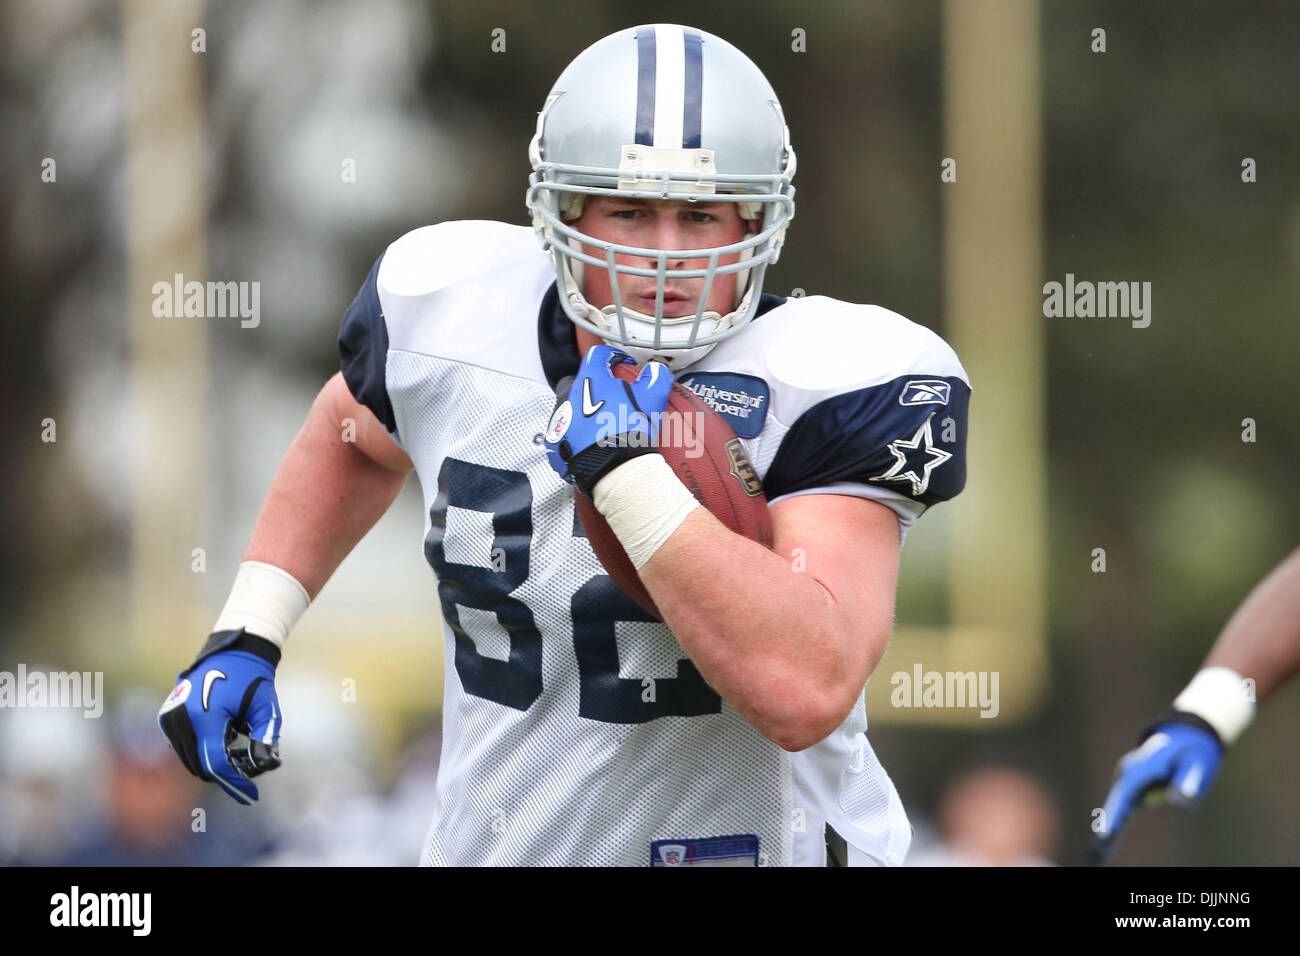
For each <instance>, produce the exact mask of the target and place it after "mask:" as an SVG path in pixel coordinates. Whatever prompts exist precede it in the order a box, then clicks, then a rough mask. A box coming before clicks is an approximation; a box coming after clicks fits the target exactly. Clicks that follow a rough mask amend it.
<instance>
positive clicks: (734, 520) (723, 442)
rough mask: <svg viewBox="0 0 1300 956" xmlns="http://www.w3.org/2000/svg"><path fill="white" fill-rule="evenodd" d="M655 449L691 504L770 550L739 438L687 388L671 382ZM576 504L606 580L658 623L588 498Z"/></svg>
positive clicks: (633, 369)
mask: <svg viewBox="0 0 1300 956" xmlns="http://www.w3.org/2000/svg"><path fill="white" fill-rule="evenodd" d="M640 370H641V368H640V366H637V365H633V364H632V363H630V362H626V363H623V364H621V365H616V366H614V374H615V375H617V376H618V377H619V378H621V379H625V380H628V381H630V380H632V379H634V378H636V376H637V374H638V373H639V372H640ZM657 447H658V450H659V453H660V454H661V455H663V457H664V460H665V461H667V462H668V464H669V466H670V467H671V468H672V470H673V471H674V472H675V473H676V474H677V477H678V478H680V479H681V480H682V483H683V484H684V485H686V487H687V488H689V489H690V491H691V493H692V494H693V495H695V497H696V500H698V501H699V502H700V504H702V505H704V507H706V508H708V509H709V511H711V512H713V515H714V516H715V517H716V518H717V519H718V520H719V521H721V522H722V523H723V524H724V525H726V526H727V527H728V528H729V529H731V530H732V531H734V532H736V533H737V534H743V535H744V536H745V537H747V538H749V539H750V540H751V541H757V542H758V543H759V544H761V545H763V546H764V547H766V548H770V547H771V546H772V522H771V519H770V518H769V517H768V512H767V496H766V495H764V494H763V486H762V484H761V483H760V482H759V480H758V473H757V472H756V471H755V470H754V466H753V464H752V463H751V462H750V460H749V456H748V455H746V454H745V449H744V446H743V445H741V443H740V439H739V438H737V437H736V433H735V432H734V431H732V430H731V426H730V425H728V424H727V421H726V419H725V418H723V417H722V416H721V415H720V414H718V413H717V412H715V411H714V410H713V409H712V408H710V407H709V405H708V404H707V403H706V402H705V401H703V400H702V399H700V398H699V397H698V396H697V395H696V394H695V393H694V392H692V391H691V390H690V389H689V388H686V387H684V386H682V385H679V384H678V383H676V382H674V383H673V390H672V394H671V395H670V396H669V398H668V407H667V409H666V410H665V414H664V416H663V418H662V419H661V424H660V434H659V442H658V445H657ZM701 450H702V454H701ZM577 499H578V519H579V520H580V521H581V522H582V528H583V530H584V531H585V532H586V535H587V540H588V541H589V542H590V543H591V550H592V551H594V552H595V554H596V557H597V558H599V559H600V563H601V564H603V565H604V566H605V570H606V571H608V572H609V576H610V577H611V578H613V579H614V583H615V584H617V585H618V586H619V587H620V588H621V589H622V590H623V593H625V594H626V595H627V596H628V597H630V598H632V600H634V601H636V603H637V604H639V605H641V607H643V608H645V610H646V611H648V612H649V613H651V614H653V615H654V616H655V618H656V619H658V620H663V616H662V615H661V614H660V613H659V609H658V608H657V607H655V602H654V601H653V600H652V599H651V597H650V592H649V591H647V590H646V588H645V585H643V584H642V583H641V578H640V576H639V575H638V574H637V572H636V569H635V568H634V567H632V562H631V561H630V560H629V559H628V556H627V553H626V552H625V551H624V550H623V545H622V544H620V543H619V540H618V538H617V537H615V536H614V532H613V530H612V529H611V528H610V526H609V523H608V522H607V521H606V520H605V519H604V517H602V516H601V514H600V512H598V511H597V510H596V508H595V506H594V505H593V504H592V503H591V499H590V498H588V497H587V496H586V495H582V494H579V495H578V496H577Z"/></svg>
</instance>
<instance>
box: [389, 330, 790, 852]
mask: <svg viewBox="0 0 1300 956" xmlns="http://www.w3.org/2000/svg"><path fill="white" fill-rule="evenodd" d="M387 375H388V389H389V394H390V396H391V398H392V401H393V407H394V410H395V413H396V417H397V424H398V429H399V431H400V433H401V434H402V436H403V440H404V443H405V445H406V447H407V449H408V451H409V452H410V454H411V456H412V459H413V461H414V462H415V465H416V469H417V471H418V473H419V475H420V479H421V482H422V484H423V486H424V495H425V506H426V514H427V513H428V512H429V510H430V509H433V508H434V507H435V505H436V504H437V501H436V499H437V496H438V493H439V482H438V476H439V473H440V471H441V469H442V467H443V462H444V460H445V459H446V458H453V459H457V460H459V461H465V462H471V463H473V464H476V465H482V466H487V467H489V468H494V469H500V470H502V471H507V472H518V473H522V474H523V475H525V476H526V477H527V482H528V486H529V489H530V491H531V496H532V502H531V511H532V539H531V541H530V542H529V544H528V547H529V554H528V561H529V574H528V576H527V578H526V579H525V580H524V581H523V583H522V584H521V585H520V586H519V587H517V588H515V589H514V590H513V591H511V592H510V595H509V596H510V597H512V598H514V599H516V600H518V601H522V602H523V603H524V604H526V605H527V606H528V608H529V610H530V611H531V613H532V616H533V620H534V622H535V624H536V627H537V630H538V631H540V633H541V636H542V667H541V686H542V689H541V693H540V695H539V696H538V697H537V698H536V700H535V701H534V702H533V703H532V704H531V706H529V707H528V709H527V710H523V711H521V710H518V709H515V708H513V707H510V706H506V705H504V704H501V703H497V702H496V701H493V700H488V699H485V698H483V697H480V696H476V695H474V694H471V693H468V692H467V691H466V690H465V689H464V686H463V684H462V680H461V677H460V674H459V673H458V671H457V668H456V667H455V664H454V662H455V661H456V656H457V649H456V640H455V635H454V632H453V630H452V628H451V627H450V625H448V626H446V627H445V639H446V642H447V662H448V666H447V676H446V684H445V694H444V711H443V755H442V765H441V768H440V770H439V776H438V792H437V810H436V813H435V819H434V822H433V825H432V826H431V828H430V833H429V839H428V841H427V845H426V847H425V851H424V855H423V862H424V863H425V864H426V865H440V864H453V865H478V864H513V865H532V864H539V865H540V864H571V865H581V864H604V865H641V866H644V865H646V864H648V863H649V858H650V843H651V841H653V840H681V839H695V838H704V837H711V836H726V835H732V834H742V833H753V834H757V835H758V837H759V846H760V850H761V851H762V853H763V854H764V856H765V862H767V863H769V864H773V865H776V864H787V863H790V862H791V860H792V852H793V851H792V841H793V835H792V828H791V826H790V823H789V821H790V819H791V814H792V796H791V787H792V784H791V770H790V759H789V758H790V756H791V755H790V754H787V753H786V752H785V751H783V750H781V748H780V747H778V746H777V745H775V744H773V743H772V742H771V741H769V740H767V739H765V738H764V737H762V736H761V735H759V734H758V733H757V732H756V731H755V730H754V729H753V728H752V727H751V726H750V725H749V724H748V723H746V721H745V720H744V719H743V718H742V717H740V715H739V714H737V713H736V712H735V711H734V710H733V709H731V708H730V707H728V706H727V705H726V703H725V702H723V703H722V704H721V709H720V712H719V713H716V714H704V715H699V716H690V717H677V716H666V717H658V718H656V719H653V720H650V721H647V722H645V723H640V724H620V723H607V722H604V721H601V720H594V719H589V718H585V717H581V716H580V715H579V707H580V703H581V702H580V674H579V667H578V659H577V655H576V652H575V648H574V635H573V629H574V625H573V622H572V618H573V612H572V609H571V601H572V599H573V595H574V593H575V592H576V591H577V590H578V589H579V588H581V587H582V586H583V585H585V584H587V582H588V581H590V580H591V579H592V578H594V577H597V576H600V575H603V573H604V572H603V569H602V568H601V566H600V563H599V561H597V559H596V558H595V556H594V554H593V553H592V550H591V547H590V545H589V544H588V543H587V541H586V539H585V538H582V537H575V536H574V535H573V530H574V501H573V490H572V489H571V488H570V486H568V485H566V484H565V483H564V482H562V481H561V480H560V479H559V478H558V477H557V476H556V475H555V473H554V471H553V470H552V469H551V467H550V465H549V464H548V463H547V461H546V457H545V451H544V448H543V447H542V446H541V445H540V444H535V443H534V437H535V436H536V435H537V434H538V433H539V431H540V429H541V427H542V423H545V422H546V420H547V418H548V417H549V415H550V412H551V407H552V405H553V404H554V395H553V393H552V392H551V390H550V389H549V388H548V387H547V386H546V385H545V384H544V383H541V382H535V381H529V380H527V379H524V378H519V377H516V376H511V375H505V374H502V373H499V372H494V371H491V370H489V369H484V368H481V367H477V366H473V365H469V364H465V363H461V362H453V361H448V360H445V359H438V358H432V357H429V356H424V355H417V354H413V353H409V352H400V351H390V353H389V359H388V366H387ZM451 504H452V505H453V506H454V505H455V500H454V495H453V500H452V501H451ZM446 511H447V517H446V519H445V520H446V531H445V542H444V549H445V553H446V554H447V557H448V560H449V561H455V562H456V563H457V564H465V565H469V566H474V567H484V566H486V567H488V568H490V567H492V564H491V560H492V555H491V552H492V549H493V543H492V539H491V535H492V531H491V520H490V518H488V517H486V516H485V515H484V513H483V512H481V511H479V512H477V513H473V514H457V513H456V512H457V511H467V512H473V509H458V508H455V507H450V508H447V509H446ZM430 526H431V522H430V521H429V520H428V519H426V525H425V531H426V535H427V533H428V531H429V529H430ZM474 556H477V560H476V559H475V557H474ZM507 560H508V556H507ZM503 573H504V572H503ZM459 613H460V615H461V617H460V621H461V625H462V626H463V627H464V629H465V631H466V632H467V633H469V634H470V635H471V636H472V637H473V639H474V642H475V644H476V646H477V648H478V650H479V653H482V654H484V655H485V656H494V657H497V658H505V657H506V654H507V652H506V648H508V647H509V646H510V639H509V637H508V635H507V634H506V631H505V629H504V628H503V627H502V626H501V624H500V623H498V621H497V620H496V618H495V616H494V615H493V614H492V613H491V612H485V611H477V610H475V611H473V612H472V613H467V612H466V611H465V610H464V609H462V610H460V612H459ZM611 626H613V625H612V622H611ZM621 627H622V630H623V631H624V640H623V641H622V644H623V645H624V646H625V647H627V648H628V649H629V650H631V649H633V648H632V647H631V646H630V645H632V646H636V645H639V647H636V649H638V650H640V653H638V654H632V653H626V654H624V655H622V656H623V657H626V658H629V660H624V661H623V662H622V666H621V667H620V674H619V676H620V677H623V678H625V679H637V680H640V679H644V678H651V679H654V680H662V679H665V678H671V677H673V676H675V669H674V670H665V668H664V666H663V663H662V662H663V661H665V660H671V661H674V662H675V661H677V660H678V659H680V658H684V657H685V656H686V655H685V652H684V651H682V649H681V647H680V645H679V644H678V643H677V641H676V639H675V638H674V637H673V635H672V632H671V631H670V630H669V629H668V627H667V626H666V625H663V624H650V623H637V624H635V625H632V624H624V625H622V626H621ZM656 661H659V662H660V663H659V664H657V665H656V664H655V662H656ZM637 664H640V665H641V666H642V667H645V668H646V670H644V671H641V672H629V668H631V667H634V666H636V665H637Z"/></svg>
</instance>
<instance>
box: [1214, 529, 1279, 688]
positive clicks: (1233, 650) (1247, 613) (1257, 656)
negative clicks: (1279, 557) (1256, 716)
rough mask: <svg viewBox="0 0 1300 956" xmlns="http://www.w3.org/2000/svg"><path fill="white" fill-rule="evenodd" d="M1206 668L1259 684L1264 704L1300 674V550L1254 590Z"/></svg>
mask: <svg viewBox="0 0 1300 956" xmlns="http://www.w3.org/2000/svg"><path fill="white" fill-rule="evenodd" d="M1203 666H1204V667H1207V668H1208V667H1227V668H1229V669H1231V670H1233V671H1235V672H1236V673H1238V674H1240V675H1242V676H1243V677H1245V678H1249V679H1250V680H1253V681H1254V685H1255V700H1256V702H1257V703H1261V704H1262V703H1263V702H1264V701H1266V700H1267V699H1268V698H1269V697H1271V696H1272V695H1273V693H1274V692H1275V691H1276V690H1277V689H1278V688H1279V687H1281V686H1282V685H1283V684H1285V683H1286V682H1287V680H1289V679H1290V678H1291V677H1292V676H1293V675H1294V674H1295V673H1296V671H1297V670H1300V549H1297V550H1296V551H1293V552H1292V553H1291V556H1290V557H1288V558H1287V559H1286V560H1285V561H1283V562H1282V563H1281V564H1280V565H1278V566H1277V567H1276V568H1275V569H1274V570H1273V572H1272V573H1271V574H1269V576H1268V577H1266V578H1265V579H1264V580H1263V581H1261V582H1260V583H1259V584H1258V585H1257V586H1256V587H1255V589H1254V590H1253V591H1251V592H1250V596H1249V597H1247V598H1246V600H1245V601H1244V602H1242V605H1241V607H1239V608H1238V609H1237V611H1236V613H1235V614H1233V615H1232V618H1231V620H1229V621H1228V623H1227V625H1226V626H1225V627H1224V629H1223V633H1221V634H1220V635H1219V639H1218V640H1217V641H1215V642H1214V647H1213V648H1211V650H1210V653H1209V656H1207V657H1206V659H1205V664H1204V665H1203Z"/></svg>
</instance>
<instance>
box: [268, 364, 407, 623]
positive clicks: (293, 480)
mask: <svg viewBox="0 0 1300 956" xmlns="http://www.w3.org/2000/svg"><path fill="white" fill-rule="evenodd" d="M349 419H350V420H351V421H352V422H353V423H354V427H353V428H351V429H349V428H348V426H347V422H348V420H349ZM345 436H347V437H350V438H353V439H354V440H352V441H346V440H345ZM411 470H412V464H411V460H410V458H409V457H408V456H407V454H406V452H404V451H403V450H402V449H401V448H400V447H399V446H398V445H397V443H396V442H394V441H393V440H392V438H390V437H389V436H388V433H387V432H386V431H385V430H384V427H383V426H382V425H381V424H380V423H379V421H378V420H377V419H376V418H375V416H374V414H373V413H372V412H371V411H370V410H369V409H368V408H366V407H365V406H364V405H361V404H360V403H358V402H357V401H356V399H355V398H353V397H352V393H351V392H350V391H348V386H347V383H346V382H345V381H344V380H343V376H342V374H340V373H336V374H335V375H334V377H333V378H331V379H330V380H329V381H328V382H327V383H326V384H325V387H324V388H322V389H321V391H320V394H319V395H317V396H316V400H315V402H314V403H313V404H312V407H311V411H310V412H309V413H308V415H307V421H306V422H305V423H304V424H303V426H302V429H301V430H300V431H299V432H298V434H297V436H296V437H295V438H294V440H293V443H292V444H290V446H289V449H288V451H286V452H285V454H284V458H283V459H282V460H281V462H280V467H279V469H278V470H277V471H276V473H275V478H274V479H273V480H272V482H271V488H270V491H268V492H267V495H266V500H265V501H264V502H263V504H262V510H261V513H260V514H259V515H258V518H257V524H256V526H255V527H254V529H253V535H252V538H251V540H250V541H249V544H248V550H247V552H246V553H245V554H244V560H245V561H262V562H265V563H267V564H272V565H275V566H276V567H278V568H281V569H282V570H284V571H287V572H288V573H289V574H291V575H293V576H294V577H295V578H296V579H297V580H298V581H299V582H301V584H302V586H303V587H304V588H306V589H307V593H308V595H310V597H311V598H312V599H315V597H316V595H317V594H319V593H320V591H321V588H323V587H324V586H325V582H326V581H328V580H329V578H330V575H332V574H333V573H334V571H335V570H336V569H337V568H338V566H339V565H340V564H341V563H342V561H343V559H344V558H345V557H347V555H348V553H349V552H350V551H351V550H352V549H353V548H354V547H355V546H356V544H357V542H358V541H360V540H361V539H362V538H363V537H364V536H365V534H366V532H367V531H369V530H370V529H371V528H372V527H373V526H374V524H375V522H377V521H378V520H379V518H380V517H381V516H382V515H383V514H384V512H386V511H387V510H388V508H389V506H390V505H392V503H393V501H394V500H395V499H396V498H397V495H398V493H399V492H400V491H401V490H402V485H403V484H404V483H405V482H406V479H407V476H408V475H409V474H410V473H411Z"/></svg>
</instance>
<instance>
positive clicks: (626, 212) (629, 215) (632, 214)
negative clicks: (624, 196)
mask: <svg viewBox="0 0 1300 956" xmlns="http://www.w3.org/2000/svg"><path fill="white" fill-rule="evenodd" d="M640 212H641V210H640V209H615V210H614V211H613V212H611V213H610V215H611V216H617V217H618V218H619V219H635V218H636V217H637V214H638V213H640Z"/></svg>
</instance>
